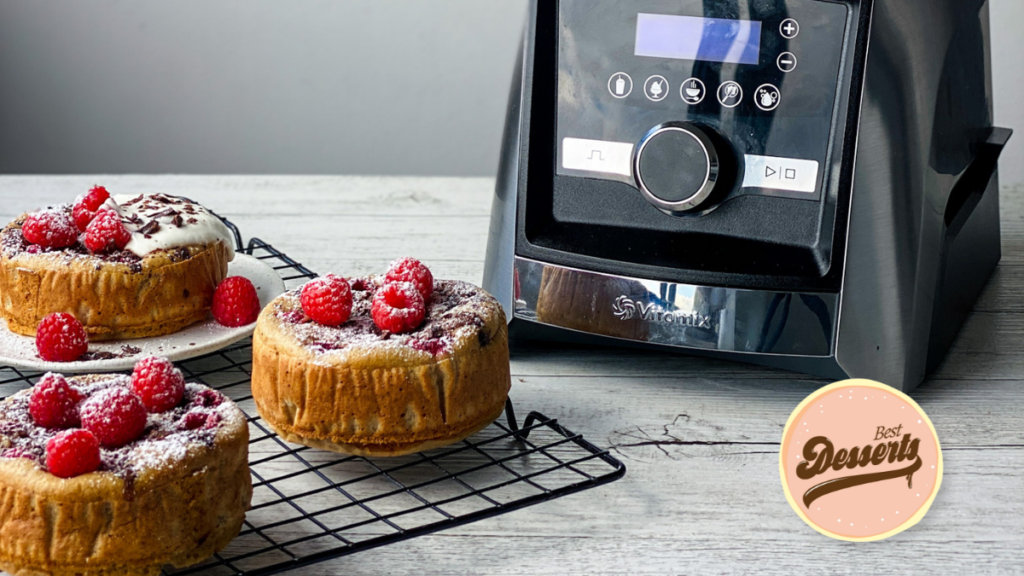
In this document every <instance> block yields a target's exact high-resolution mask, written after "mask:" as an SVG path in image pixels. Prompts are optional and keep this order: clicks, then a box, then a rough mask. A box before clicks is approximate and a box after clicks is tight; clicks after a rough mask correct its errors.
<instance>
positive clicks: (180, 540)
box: [0, 376, 252, 576]
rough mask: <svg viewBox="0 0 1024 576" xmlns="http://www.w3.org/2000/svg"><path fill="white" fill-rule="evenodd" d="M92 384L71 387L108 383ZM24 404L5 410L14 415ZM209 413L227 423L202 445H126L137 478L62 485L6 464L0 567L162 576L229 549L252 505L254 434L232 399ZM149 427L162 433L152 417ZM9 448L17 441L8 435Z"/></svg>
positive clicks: (30, 467)
mask: <svg viewBox="0 0 1024 576" xmlns="http://www.w3.org/2000/svg"><path fill="white" fill-rule="evenodd" d="M84 378H85V380H83V379H82V378H79V379H69V381H78V382H83V381H84V382H89V381H92V382H97V381H100V380H99V378H103V377H92V380H89V378H90V377H84ZM105 378H107V379H110V378H123V377H118V376H113V377H110V376H108V377H105ZM189 386H190V390H193V391H194V390H196V389H199V388H201V387H198V386H195V385H189ZM27 392H28V391H26V392H23V393H21V395H24V394H26V393H27ZM16 398H17V395H16V396H15V397H12V398H9V399H8V400H6V401H4V403H3V404H2V405H0V406H3V408H4V409H5V410H12V409H11V408H10V406H8V403H9V402H11V401H12V399H15V400H14V401H17V400H16ZM211 410H215V411H216V413H217V414H218V415H221V416H222V419H221V420H220V421H219V422H220V423H219V425H218V426H217V428H216V429H215V430H210V431H208V434H209V436H208V437H206V438H205V440H204V441H189V442H184V441H181V443H180V445H175V444H173V443H172V440H173V439H174V438H176V437H174V436H171V437H169V438H160V437H159V436H160V435H159V434H158V435H156V440H154V444H152V445H148V446H147V445H146V444H144V442H145V440H143V441H140V444H139V446H137V447H135V448H126V449H125V450H130V458H131V459H132V460H131V461H132V462H134V464H132V465H130V466H128V468H125V470H130V473H126V472H125V470H106V471H100V472H94V473H91V474H86V475H83V476H79V477H76V478H70V479H60V478H57V477H56V476H53V475H51V474H50V473H49V472H46V471H45V470H43V469H42V468H41V467H40V466H39V465H38V464H37V463H36V462H33V461H31V460H28V459H23V458H0V569H3V570H4V571H6V572H8V573H10V574H12V575H15V576H20V575H33V576H34V575H44V574H45V575H53V576H72V575H86V576H100V575H102V576H120V575H129V574H132V575H135V574H142V575H149V574H152V575H156V574H159V573H160V570H161V569H162V567H163V566H164V565H166V564H171V565H173V566H175V567H179V568H180V567H185V566H189V565H192V564H195V563H198V562H200V561H202V560H204V559H206V558H208V557H209V556H211V555H213V554H214V553H215V552H217V551H219V550H221V549H223V548H224V547H226V546H227V545H228V543H229V542H230V541H231V540H232V539H233V538H234V537H235V536H236V535H237V534H238V532H239V530H240V529H241V526H242V522H243V521H244V518H245V511H246V510H247V509H248V507H249V503H250V500H251V498H252V480H251V476H250V473H249V467H248V436H249V432H248V425H247V423H246V420H245V417H244V415H243V414H242V413H241V411H240V410H238V408H237V407H236V406H234V405H233V404H231V403H230V402H224V404H222V405H220V406H219V407H217V408H216V409H211ZM2 415H3V414H0V416H2ZM174 416H177V415H174ZM151 418H153V416H151ZM0 422H2V420H0ZM150 427H151V428H156V429H160V428H159V424H154V423H153V421H152V420H151V423H150ZM5 442H6V443H10V442H11V439H10V438H9V437H7V436H4V435H2V434H0V444H3V443H5ZM0 448H2V446H0ZM147 450H149V451H148V452H147ZM110 458H113V460H112V461H113V462H119V460H117V458H116V455H115V456H109V455H108V456H105V457H104V462H105V463H106V462H107V461H108V459H110ZM101 470H102V469H101Z"/></svg>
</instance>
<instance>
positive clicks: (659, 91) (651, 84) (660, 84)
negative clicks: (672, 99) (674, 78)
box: [644, 76, 669, 102]
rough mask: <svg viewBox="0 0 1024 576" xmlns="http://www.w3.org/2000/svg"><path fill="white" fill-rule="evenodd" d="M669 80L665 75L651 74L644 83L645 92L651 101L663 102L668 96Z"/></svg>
mask: <svg viewBox="0 0 1024 576" xmlns="http://www.w3.org/2000/svg"><path fill="white" fill-rule="evenodd" d="M668 92H669V87H668V80H666V79H665V77H664V76H651V77H650V78H648V79H647V83H646V84H644V93H645V94H647V99H648V100H650V101H651V102H661V101H662V100H664V99H665V97H666V96H668Z"/></svg>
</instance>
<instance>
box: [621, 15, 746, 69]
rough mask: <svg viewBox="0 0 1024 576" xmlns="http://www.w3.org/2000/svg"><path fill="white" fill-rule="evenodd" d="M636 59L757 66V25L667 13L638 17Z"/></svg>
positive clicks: (741, 21)
mask: <svg viewBox="0 0 1024 576" xmlns="http://www.w3.org/2000/svg"><path fill="white" fill-rule="evenodd" d="M635 54H636V55H637V56H648V57H652V58H672V59H676V60H703V61H707V62H727V63H733V64H757V63H758V60H759V58H760V54H761V23H760V22H755V21H752V20H727V19H723V18H700V17H695V16H675V15H668V14H639V15H638V16H637V24H636V48H635Z"/></svg>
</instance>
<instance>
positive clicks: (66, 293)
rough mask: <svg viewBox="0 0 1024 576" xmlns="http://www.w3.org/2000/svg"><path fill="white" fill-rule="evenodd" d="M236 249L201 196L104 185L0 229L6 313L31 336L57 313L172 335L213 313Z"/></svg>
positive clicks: (103, 332) (16, 328)
mask: <svg viewBox="0 0 1024 576" xmlns="http://www.w3.org/2000/svg"><path fill="white" fill-rule="evenodd" d="M233 258H234V249H233V240H232V234H231V232H230V230H228V228H227V226H226V225H225V224H224V222H222V221H221V220H220V218H218V217H217V216H215V215H214V214H212V213H210V212H209V211H208V210H207V209H206V208H204V207H202V206H200V205H199V204H196V203H194V202H191V201H189V200H186V199H184V198H179V197H176V196H169V195H166V194H146V195H136V196H130V195H116V196H111V195H110V194H109V192H108V191H107V190H106V189H105V188H103V187H96V188H93V189H92V190H91V191H90V192H89V193H88V194H85V195H83V196H81V197H79V198H78V199H77V200H76V201H75V202H74V203H73V204H63V205H59V206H52V207H49V208H46V209H43V210H38V211H35V212H30V213H26V214H23V215H21V216H19V217H18V218H16V219H15V220H14V221H13V222H11V223H10V224H8V225H7V226H6V227H5V228H4V229H3V230H2V231H0V316H2V317H3V318H4V319H5V320H6V321H7V327H8V328H9V329H10V330H11V331H12V332H15V333H17V334H23V335H26V336H35V335H36V332H37V328H38V326H39V324H40V322H42V320H43V319H44V318H45V317H47V316H49V315H51V314H55V313H63V314H70V315H72V316H74V317H75V318H76V319H77V320H78V321H79V322H80V323H81V324H82V325H83V326H84V328H85V330H86V333H87V334H88V338H89V339H90V340H92V341H104V340H120V339H130V338H144V337H150V336H163V335H166V334H171V333H173V332H177V331H178V330H181V329H182V328H185V327H187V326H189V325H191V324H194V323H196V322H199V321H202V320H205V319H206V318H207V316H208V314H209V313H210V307H211V305H212V304H213V296H214V291H215V289H216V288H217V286H218V284H220V283H221V282H222V281H223V280H224V278H225V277H226V276H227V270H228V262H230V261H231V260H232V259H233Z"/></svg>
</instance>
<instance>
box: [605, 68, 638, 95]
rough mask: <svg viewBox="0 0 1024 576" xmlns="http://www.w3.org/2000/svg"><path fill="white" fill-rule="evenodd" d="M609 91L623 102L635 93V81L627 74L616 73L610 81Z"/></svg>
mask: <svg viewBox="0 0 1024 576" xmlns="http://www.w3.org/2000/svg"><path fill="white" fill-rule="evenodd" d="M608 91H609V92H611V93H612V96H614V97H616V98H619V99H620V100H621V99H622V98H625V97H626V96H629V95H630V94H631V93H632V92H633V79H632V78H630V77H629V74H626V73H625V72H616V73H615V74H612V77H611V78H610V79H609V80H608Z"/></svg>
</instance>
